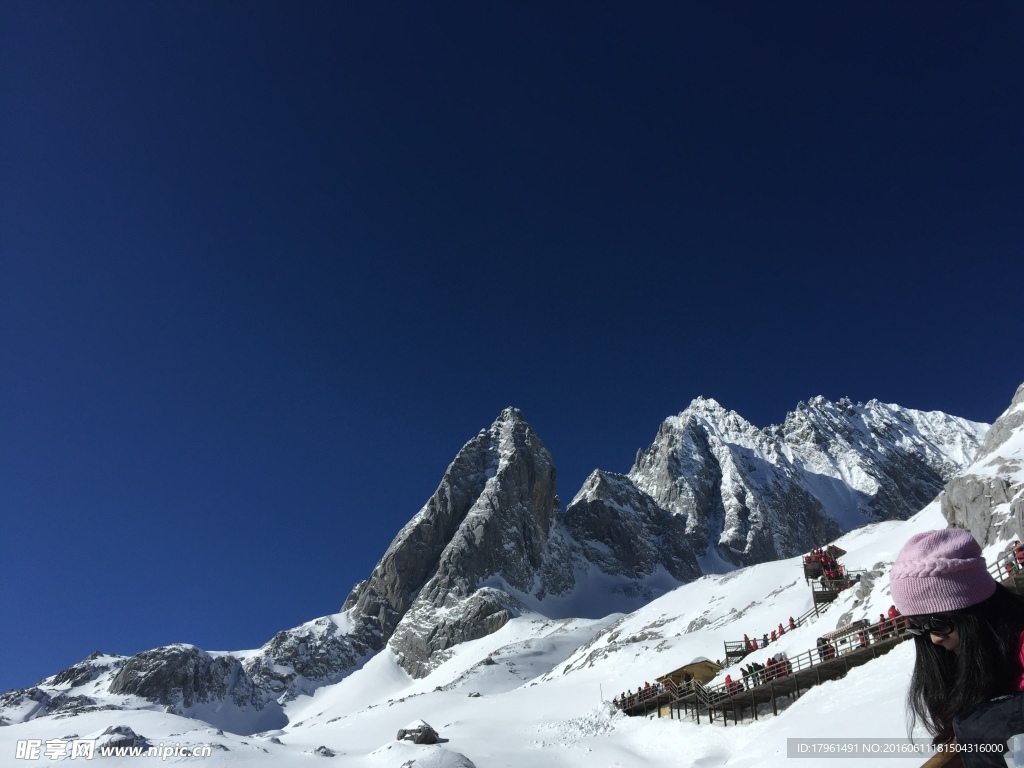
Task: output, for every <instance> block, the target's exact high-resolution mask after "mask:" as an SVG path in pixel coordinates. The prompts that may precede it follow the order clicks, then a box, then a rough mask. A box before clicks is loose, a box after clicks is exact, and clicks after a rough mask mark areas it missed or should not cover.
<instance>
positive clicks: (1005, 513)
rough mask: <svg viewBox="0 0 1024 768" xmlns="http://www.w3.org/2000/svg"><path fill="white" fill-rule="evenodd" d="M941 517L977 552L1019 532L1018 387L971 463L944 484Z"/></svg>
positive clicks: (1021, 417)
mask: <svg viewBox="0 0 1024 768" xmlns="http://www.w3.org/2000/svg"><path fill="white" fill-rule="evenodd" d="M941 504H942V514H943V516H944V517H945V518H946V520H948V521H949V524H950V525H953V526H956V527H958V528H963V529H965V530H967V531H970V533H971V534H972V535H973V536H974V538H976V539H977V540H978V541H979V542H981V545H982V546H986V545H988V544H991V543H992V542H994V541H997V540H1005V539H1008V538H1010V537H1012V536H1016V535H1018V532H1019V531H1021V530H1024V384H1022V385H1021V386H1020V387H1019V388H1018V389H1017V392H1016V394H1015V395H1014V397H1013V400H1012V402H1011V403H1010V407H1009V408H1007V409H1006V411H1005V412H1003V414H1002V415H1001V416H1000V417H999V418H998V419H996V421H995V423H994V424H993V425H992V428H991V429H990V430H989V432H988V434H987V435H986V436H985V441H984V442H983V443H982V445H981V449H980V450H979V451H978V455H977V457H976V459H975V461H974V463H973V464H972V465H971V466H970V467H969V468H968V469H967V470H966V471H965V472H964V473H963V474H961V475H958V476H957V477H955V478H953V479H952V480H950V482H949V483H947V484H946V488H945V490H944V491H943V493H942V497H941Z"/></svg>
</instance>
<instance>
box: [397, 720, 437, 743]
mask: <svg viewBox="0 0 1024 768" xmlns="http://www.w3.org/2000/svg"><path fill="white" fill-rule="evenodd" d="M397 739H398V740H399V741H411V742H412V743H413V744H437V739H438V735H437V731H435V730H434V729H433V728H431V727H430V725H429V724H427V723H426V722H424V721H423V720H415V721H413V722H411V723H409V725H407V726H405V728H399V729H398V736H397Z"/></svg>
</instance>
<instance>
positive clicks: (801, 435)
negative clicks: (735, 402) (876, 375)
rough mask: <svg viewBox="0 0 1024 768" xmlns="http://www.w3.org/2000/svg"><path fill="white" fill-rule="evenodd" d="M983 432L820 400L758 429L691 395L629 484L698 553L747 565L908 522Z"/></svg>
mask: <svg viewBox="0 0 1024 768" xmlns="http://www.w3.org/2000/svg"><path fill="white" fill-rule="evenodd" d="M985 429H986V428H985V425H982V424H974V423H972V422H968V421H966V420H964V419H957V418H955V417H952V416H947V415H946V414H942V413H937V412H933V413H923V412H921V411H913V410H910V409H905V408H901V407H899V406H895V405H886V404H884V403H879V402H877V401H874V400H872V401H871V402H869V403H867V404H862V403H861V404H857V405H854V404H853V403H852V402H850V401H849V400H846V399H843V400H840V401H839V402H838V403H831V402H829V401H828V400H826V399H824V398H821V397H817V398H813V399H812V400H811V401H809V402H808V403H800V404H799V405H798V406H797V409H796V410H795V411H794V412H793V413H790V414H789V415H788V416H787V417H786V421H785V424H783V425H782V426H778V427H768V428H767V429H764V430H761V429H758V428H756V427H754V426H753V425H751V424H750V423H749V422H747V421H745V420H744V419H743V418H742V417H741V416H739V415H738V414H737V413H735V412H733V411H727V410H725V409H724V408H722V406H720V405H719V404H718V403H717V402H715V401H714V400H706V399H704V398H698V399H697V400H694V401H693V403H691V404H690V406H689V407H688V408H687V409H686V410H685V411H683V412H682V413H680V414H679V415H678V416H674V417H671V418H669V419H667V420H666V421H665V422H664V423H663V424H662V425H661V428H660V429H659V431H658V435H657V437H656V438H655V441H654V443H653V444H652V445H651V446H650V447H649V448H647V449H646V450H644V451H640V452H639V453H638V454H637V459H636V463H635V464H634V466H633V469H632V470H630V472H629V479H630V480H631V481H632V482H633V484H634V485H635V486H636V487H637V488H639V489H640V490H642V491H644V492H646V493H647V494H648V495H649V496H650V497H651V498H652V499H653V500H654V502H655V503H656V504H657V505H658V506H659V507H661V508H662V509H665V510H668V511H669V512H672V513H673V514H676V515H679V516H680V517H681V518H682V519H683V520H684V521H685V523H686V533H687V537H688V538H689V540H690V544H691V546H692V548H693V549H694V551H695V552H697V553H704V552H705V551H708V552H709V553H710V551H711V549H713V550H715V551H716V553H717V555H718V556H719V557H721V558H723V559H725V560H727V561H729V562H731V563H734V564H737V565H749V564H752V563H758V562H765V561H767V560H773V559H777V558H780V557H790V556H793V555H796V554H799V553H800V552H803V551H806V550H808V549H810V548H811V547H814V546H817V545H820V544H822V543H824V542H825V541H828V540H829V539H831V538H834V537H835V536H837V535H838V534H840V533H841V532H844V531H847V530H851V529H852V528H855V527H857V526H859V525H863V524H864V523H868V522H873V521H876V520H882V519H906V518H907V517H909V516H910V515H912V514H914V513H915V512H917V511H918V510H920V509H921V508H922V507H923V506H924V505H925V504H927V503H928V502H929V501H931V499H932V498H934V496H935V495H936V494H937V493H938V492H939V491H940V490H941V488H942V484H943V482H944V481H945V480H946V479H948V478H949V477H951V476H952V475H953V474H954V473H955V472H956V471H958V470H959V469H960V468H961V467H963V466H964V465H965V464H966V463H967V462H968V461H969V459H970V458H971V457H972V456H973V454H974V453H975V451H976V450H977V447H978V443H979V441H980V439H981V437H982V436H983V435H984V433H985ZM709 548H710V549H709Z"/></svg>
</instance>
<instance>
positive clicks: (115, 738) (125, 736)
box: [96, 725, 149, 749]
mask: <svg viewBox="0 0 1024 768" xmlns="http://www.w3.org/2000/svg"><path fill="white" fill-rule="evenodd" d="M96 747H97V749H98V748H100V747H127V748H131V747H142V748H143V749H146V748H148V747H149V742H148V741H146V738H145V736H140V735H139V734H137V733H136V732H135V731H133V730H132V729H131V728H129V727H128V726H127V725H112V726H110V727H109V728H107V729H106V730H105V731H103V733H101V734H100V736H99V738H98V739H96Z"/></svg>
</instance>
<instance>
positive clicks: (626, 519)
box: [563, 470, 701, 583]
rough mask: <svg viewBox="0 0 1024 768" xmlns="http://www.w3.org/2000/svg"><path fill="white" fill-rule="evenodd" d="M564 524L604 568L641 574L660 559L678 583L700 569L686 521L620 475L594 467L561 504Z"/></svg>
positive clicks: (587, 555) (610, 571)
mask: <svg viewBox="0 0 1024 768" xmlns="http://www.w3.org/2000/svg"><path fill="white" fill-rule="evenodd" d="M563 521H564V524H565V528H566V530H567V531H568V532H569V533H570V534H571V535H572V537H573V539H575V541H576V542H577V543H578V544H579V545H580V547H581V549H582V554H583V557H584V558H586V560H588V561H589V562H591V563H593V564H595V565H596V566H597V567H598V568H599V569H600V570H601V571H602V572H604V573H608V574H619V575H623V576H628V577H631V578H636V579H643V578H645V577H647V576H650V575H651V574H653V573H654V571H655V570H656V569H657V567H658V566H659V565H661V566H663V567H664V568H665V569H666V570H667V571H668V572H669V574H671V575H672V577H673V578H675V579H676V580H677V581H678V582H679V583H686V582H689V581H693V580H694V579H696V578H698V577H699V576H700V575H701V571H700V566H698V565H697V559H696V558H695V557H694V555H693V550H692V549H691V547H690V543H689V541H688V540H687V536H686V521H685V520H684V519H683V518H682V517H680V516H676V515H672V514H671V513H669V512H667V511H665V510H664V509H662V508H661V507H659V506H658V505H657V504H656V503H655V502H654V499H652V498H651V497H650V496H649V495H647V494H646V493H644V492H643V491H641V490H640V489H639V488H637V487H636V486H635V485H633V482H632V481H631V480H630V479H629V478H628V477H626V476H624V475H616V474H612V473H610V472H602V471H600V470H596V471H595V472H594V473H593V474H591V475H590V477H588V478H587V480H586V482H585V483H584V484H583V488H582V489H580V492H579V493H578V494H577V495H576V498H575V499H573V501H572V503H571V504H569V506H568V508H567V509H566V510H565V515H564V517H563Z"/></svg>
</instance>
